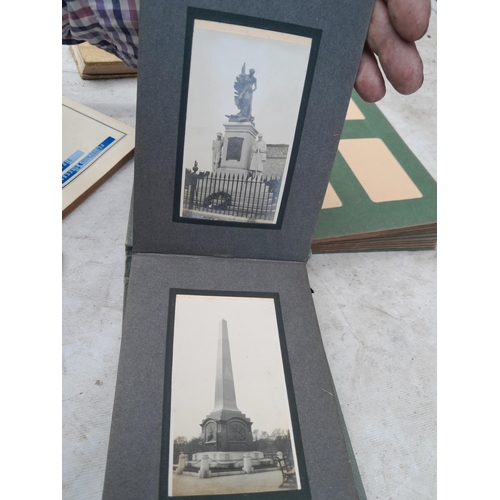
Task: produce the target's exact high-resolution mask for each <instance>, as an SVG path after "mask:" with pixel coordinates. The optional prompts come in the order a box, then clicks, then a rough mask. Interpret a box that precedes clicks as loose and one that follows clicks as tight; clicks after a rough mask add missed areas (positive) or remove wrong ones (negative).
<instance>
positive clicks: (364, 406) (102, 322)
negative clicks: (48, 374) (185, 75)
mask: <svg viewBox="0 0 500 500" xmlns="http://www.w3.org/2000/svg"><path fill="white" fill-rule="evenodd" d="M432 5H433V17H432V19H431V24H430V28H429V32H428V36H427V35H426V36H425V37H424V38H423V39H422V40H421V41H419V42H418V43H417V45H418V46H419V49H420V51H421V53H422V55H423V58H424V64H425V82H424V85H423V87H422V89H421V90H420V91H419V92H418V93H417V94H415V95H413V96H407V97H404V96H400V95H398V94H396V93H395V92H393V91H392V90H389V92H388V95H387V96H386V98H385V99H384V100H383V101H382V102H381V103H380V105H379V106H380V108H381V109H382V111H383V112H384V113H385V115H386V116H387V118H388V119H389V120H390V121H391V123H392V124H393V125H394V126H395V127H396V129H397V130H398V132H399V133H400V135H401V136H402V137H403V139H404V140H405V141H406V142H407V144H408V145H409V146H410V148H411V149H412V150H413V152H414V153H415V154H416V155H417V157H418V158H419V159H420V160H421V161H422V162H423V164H424V165H425V166H426V168H427V169H428V170H429V171H430V172H431V174H432V175H434V176H436V134H435V130H436V94H435V93H436V5H437V4H436V2H435V0H433V2H432ZM62 58H63V64H62V67H63V71H62V86H63V93H64V95H66V96H68V97H70V98H72V99H74V100H76V101H78V102H81V103H82V104H85V105H88V106H90V107H92V108H94V109H96V110H98V111H100V112H102V113H106V114H108V115H109V116H112V117H113V118H116V119H118V120H121V121H123V122H124V123H127V124H128V125H131V126H134V125H135V92H136V81H135V79H124V80H101V81H83V80H81V79H80V77H79V75H78V72H77V70H76V67H75V64H74V62H73V60H72V58H71V54H70V52H69V49H68V48H66V47H63V49H62ZM133 168H134V162H133V160H132V161H130V162H129V163H128V164H127V165H125V166H124V167H123V168H122V169H121V170H120V171H119V172H118V173H116V174H115V175H114V176H113V177H112V178H111V179H110V180H108V181H107V182H106V183H105V184H104V185H103V186H101V187H100V188H99V189H98V190H97V191H96V192H95V193H94V194H92V195H91V196H90V197H89V198H88V199H87V200H86V201H85V202H84V203H83V204H82V205H80V206H79V207H78V208H77V209H76V210H75V211H74V212H73V213H71V214H70V215H69V216H68V217H67V218H66V219H65V220H64V221H63V224H62V226H63V293H64V297H63V311H64V312H63V336H62V343H63V346H62V350H63V493H62V494H63V498H64V499H67V500H69V499H71V500H94V499H99V498H100V497H101V494H102V485H103V479H104V467H105V460H106V452H107V444H108V438H109V429H110V419H111V410H112V406H113V396H114V388H115V382H116V370H117V364H118V354H119V349H120V338H121V314H122V292H123V286H122V282H123V281H122V277H123V268H124V240H125V233H126V226H127V217H128V208H129V200H130V195H131V189H132V175H133ZM308 270H309V279H310V282H311V287H312V288H313V289H314V291H315V293H314V295H313V298H314V302H315V306H316V310H317V314H318V320H319V323H320V327H321V332H322V336H323V341H324V346H325V349H326V352H327V356H328V359H329V362H330V368H331V371H332V374H333V378H334V381H335V384H336V388H337V391H338V395H339V398H340V403H341V405H342V411H343V413H344V417H345V420H346V423H347V427H348V430H349V434H350V438H351V441H352V445H353V448H354V452H355V455H356V459H357V462H358V466H359V469H360V471H361V476H362V479H363V484H364V487H365V490H366V493H367V496H368V498H369V499H376V498H379V499H405V500H413V499H415V500H416V499H419V500H420V499H433V498H436V496H437V494H436V363H435V361H436V358H435V356H436V328H435V327H436V298H435V297H436V283H435V279H436V253H435V252H393V253H384V252H377V253H359V254H336V255H314V256H312V257H311V259H310V260H309V263H308ZM176 477H177V476H176ZM178 477H179V478H183V480H185V478H184V477H183V476H178ZM242 477H245V476H242ZM248 477H251V476H248ZM190 479H193V480H197V478H189V480H190Z"/></svg>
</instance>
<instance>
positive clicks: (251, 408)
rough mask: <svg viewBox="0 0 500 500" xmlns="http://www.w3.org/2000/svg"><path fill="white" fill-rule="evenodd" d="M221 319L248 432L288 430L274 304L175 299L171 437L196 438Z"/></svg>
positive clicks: (211, 383) (207, 405) (209, 393)
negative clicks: (246, 419) (251, 424)
mask: <svg viewBox="0 0 500 500" xmlns="http://www.w3.org/2000/svg"><path fill="white" fill-rule="evenodd" d="M221 319H225V320H226V321H227V327H228V333H229V344H230V350H231V361H232V367H233V377H234V384H235V390H236V403H237V406H238V408H239V410H240V411H242V412H243V413H245V414H246V416H247V417H248V418H250V419H251V420H252V421H253V422H254V424H253V426H252V430H256V429H258V430H260V431H267V432H269V433H271V432H272V431H273V430H274V429H276V428H281V429H290V431H291V419H290V411H289V405H288V397H287V393H286V386H285V377H284V371H283V362H282V358H281V348H280V341H279V335H278V327H277V322H276V313H275V307H274V300H272V299H260V298H234V297H206V296H196V295H195V296H187V295H178V296H177V300H176V305H175V326H174V355H173V372H172V424H171V425H172V427H171V436H172V437H173V438H175V437H177V436H184V437H186V438H188V439H189V438H191V437H194V436H198V435H199V434H200V433H201V427H200V424H201V422H202V421H203V419H204V418H206V416H207V415H208V414H209V413H210V412H211V411H212V410H213V408H214V400H215V375H216V364H217V342H218V335H219V325H220V321H221Z"/></svg>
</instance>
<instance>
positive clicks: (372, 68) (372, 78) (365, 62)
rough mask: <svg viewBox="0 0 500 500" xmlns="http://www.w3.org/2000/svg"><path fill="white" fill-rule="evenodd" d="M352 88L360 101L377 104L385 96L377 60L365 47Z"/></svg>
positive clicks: (382, 78)
mask: <svg viewBox="0 0 500 500" xmlns="http://www.w3.org/2000/svg"><path fill="white" fill-rule="evenodd" d="M354 88H355V89H356V92H357V93H358V94H359V96H360V97H361V99H363V100H364V101H366V102H377V101H380V99H382V98H383V97H384V96H385V82H384V77H383V76H382V73H381V71H380V68H379V67H378V63H377V59H376V57H375V56H374V55H373V52H371V51H370V50H369V49H368V48H367V47H365V48H364V49H363V54H362V55H361V61H360V63H359V68H358V74H357V75H356V81H355V83H354Z"/></svg>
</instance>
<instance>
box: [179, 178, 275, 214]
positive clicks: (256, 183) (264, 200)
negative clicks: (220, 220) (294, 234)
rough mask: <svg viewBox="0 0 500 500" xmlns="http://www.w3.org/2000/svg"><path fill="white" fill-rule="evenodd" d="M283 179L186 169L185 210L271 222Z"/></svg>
mask: <svg viewBox="0 0 500 500" xmlns="http://www.w3.org/2000/svg"><path fill="white" fill-rule="evenodd" d="M281 180H282V178H281V177H279V176H273V175H271V176H260V175H259V176H257V178H252V177H248V178H246V177H245V176H244V175H241V174H239V175H238V174H229V173H218V172H211V173H209V172H205V173H198V172H195V173H193V172H190V171H186V176H185V183H184V203H183V207H184V209H185V210H189V211H194V212H202V213H206V214H219V215H224V216H228V217H240V218H243V219H247V220H248V219H255V220H256V221H259V220H265V221H272V220H274V216H275V213H276V210H277V202H278V197H279V192H280V188H281Z"/></svg>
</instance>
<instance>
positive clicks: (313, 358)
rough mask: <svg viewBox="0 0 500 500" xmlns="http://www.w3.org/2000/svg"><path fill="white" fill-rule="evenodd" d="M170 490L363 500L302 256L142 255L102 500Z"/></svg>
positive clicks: (164, 494) (128, 314)
mask: <svg viewBox="0 0 500 500" xmlns="http://www.w3.org/2000/svg"><path fill="white" fill-rule="evenodd" d="M287 473H288V475H287ZM171 497H174V498H176V497H188V498H191V497H193V498H214V499H232V498H246V499H255V500H263V499H265V498H276V499H301V500H302V499H314V500H316V499H331V498H338V499H357V498H360V496H359V494H358V491H357V490H356V485H355V481H354V477H353V472H352V468H351V464H350V463H349V456H348V453H347V449H346V442H345V440H344V435H343V432H342V425H341V416H340V413H339V408H338V406H337V403H336V401H335V398H334V388H333V383H332V379H331V374H330V370H329V367H328V363H327V359H326V355H325V353H324V349H323V344H322V341H321V335H320V332H319V328H318V324H317V319H316V315H315V311H314V305H313V302H312V297H311V291H310V288H309V286H308V279H307V272H306V266H305V264H304V263H300V262H283V261H281V262H278V261H267V260H250V259H242V260H235V259H223V258H216V257H195V256H174V255H145V254H143V255H135V256H134V258H133V261H132V269H131V275H130V287H129V291H128V297H127V306H126V310H125V318H124V330H123V336H122V346H121V352H120V363H119V368H118V378H117V387H116V395H115V404H114V409H113V420H112V426H111V435H110V444H109V451H108V463H107V468H106V478H105V485H104V497H103V498H104V499H105V500H110V499H117V500H118V499H119V500H127V499H130V500H132V499H137V498H140V499H144V500H146V499H167V498H171Z"/></svg>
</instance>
